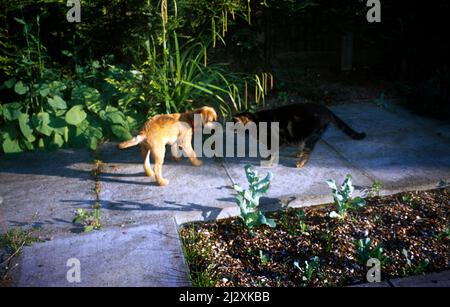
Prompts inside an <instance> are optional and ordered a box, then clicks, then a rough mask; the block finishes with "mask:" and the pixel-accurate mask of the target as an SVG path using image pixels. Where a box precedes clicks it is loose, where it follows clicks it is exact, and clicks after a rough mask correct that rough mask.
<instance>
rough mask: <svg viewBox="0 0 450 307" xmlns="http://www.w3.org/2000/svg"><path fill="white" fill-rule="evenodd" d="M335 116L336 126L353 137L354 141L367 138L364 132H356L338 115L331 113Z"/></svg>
mask: <svg viewBox="0 0 450 307" xmlns="http://www.w3.org/2000/svg"><path fill="white" fill-rule="evenodd" d="M331 114H332V115H333V123H334V125H335V126H336V127H337V128H339V129H340V130H341V131H342V132H344V133H345V134H347V135H348V136H349V137H351V138H352V139H354V140H362V139H363V138H365V137H366V134H365V133H364V132H361V133H360V132H356V131H355V130H353V129H352V128H351V127H350V126H349V125H347V124H346V123H345V122H344V121H343V120H342V119H340V118H339V117H337V116H336V114H334V113H331Z"/></svg>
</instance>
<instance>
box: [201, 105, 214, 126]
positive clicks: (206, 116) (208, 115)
mask: <svg viewBox="0 0 450 307" xmlns="http://www.w3.org/2000/svg"><path fill="white" fill-rule="evenodd" d="M196 113H199V114H200V115H201V117H202V123H203V125H206V124H207V123H209V122H214V121H216V120H217V113H216V111H215V110H214V108H211V107H202V108H200V109H198V112H196Z"/></svg>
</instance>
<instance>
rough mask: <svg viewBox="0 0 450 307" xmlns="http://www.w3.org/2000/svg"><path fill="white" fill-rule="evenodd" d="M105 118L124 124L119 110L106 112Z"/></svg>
mask: <svg viewBox="0 0 450 307" xmlns="http://www.w3.org/2000/svg"><path fill="white" fill-rule="evenodd" d="M106 119H107V120H108V121H109V122H111V123H112V124H118V125H125V120H124V116H123V114H122V113H119V112H114V113H112V112H111V113H107V114H106Z"/></svg>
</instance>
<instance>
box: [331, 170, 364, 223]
mask: <svg viewBox="0 0 450 307" xmlns="http://www.w3.org/2000/svg"><path fill="white" fill-rule="evenodd" d="M327 184H328V186H329V187H330V188H331V191H332V193H333V199H334V203H335V205H336V209H337V211H332V212H331V213H330V217H331V218H340V219H342V218H345V216H346V215H347V211H348V210H349V209H350V208H355V207H362V206H364V205H365V204H366V202H365V200H364V199H362V198H361V197H355V198H352V194H353V191H354V187H353V184H352V176H351V175H347V176H346V178H345V180H344V182H343V183H342V184H341V186H340V187H337V185H336V182H335V181H334V180H327Z"/></svg>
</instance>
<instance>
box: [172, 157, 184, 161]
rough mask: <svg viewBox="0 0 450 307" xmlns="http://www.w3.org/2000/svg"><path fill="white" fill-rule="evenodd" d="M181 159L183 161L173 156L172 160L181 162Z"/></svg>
mask: <svg viewBox="0 0 450 307" xmlns="http://www.w3.org/2000/svg"><path fill="white" fill-rule="evenodd" d="M181 159H182V158H181V157H175V156H172V160H174V161H177V162H178V161H181Z"/></svg>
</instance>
